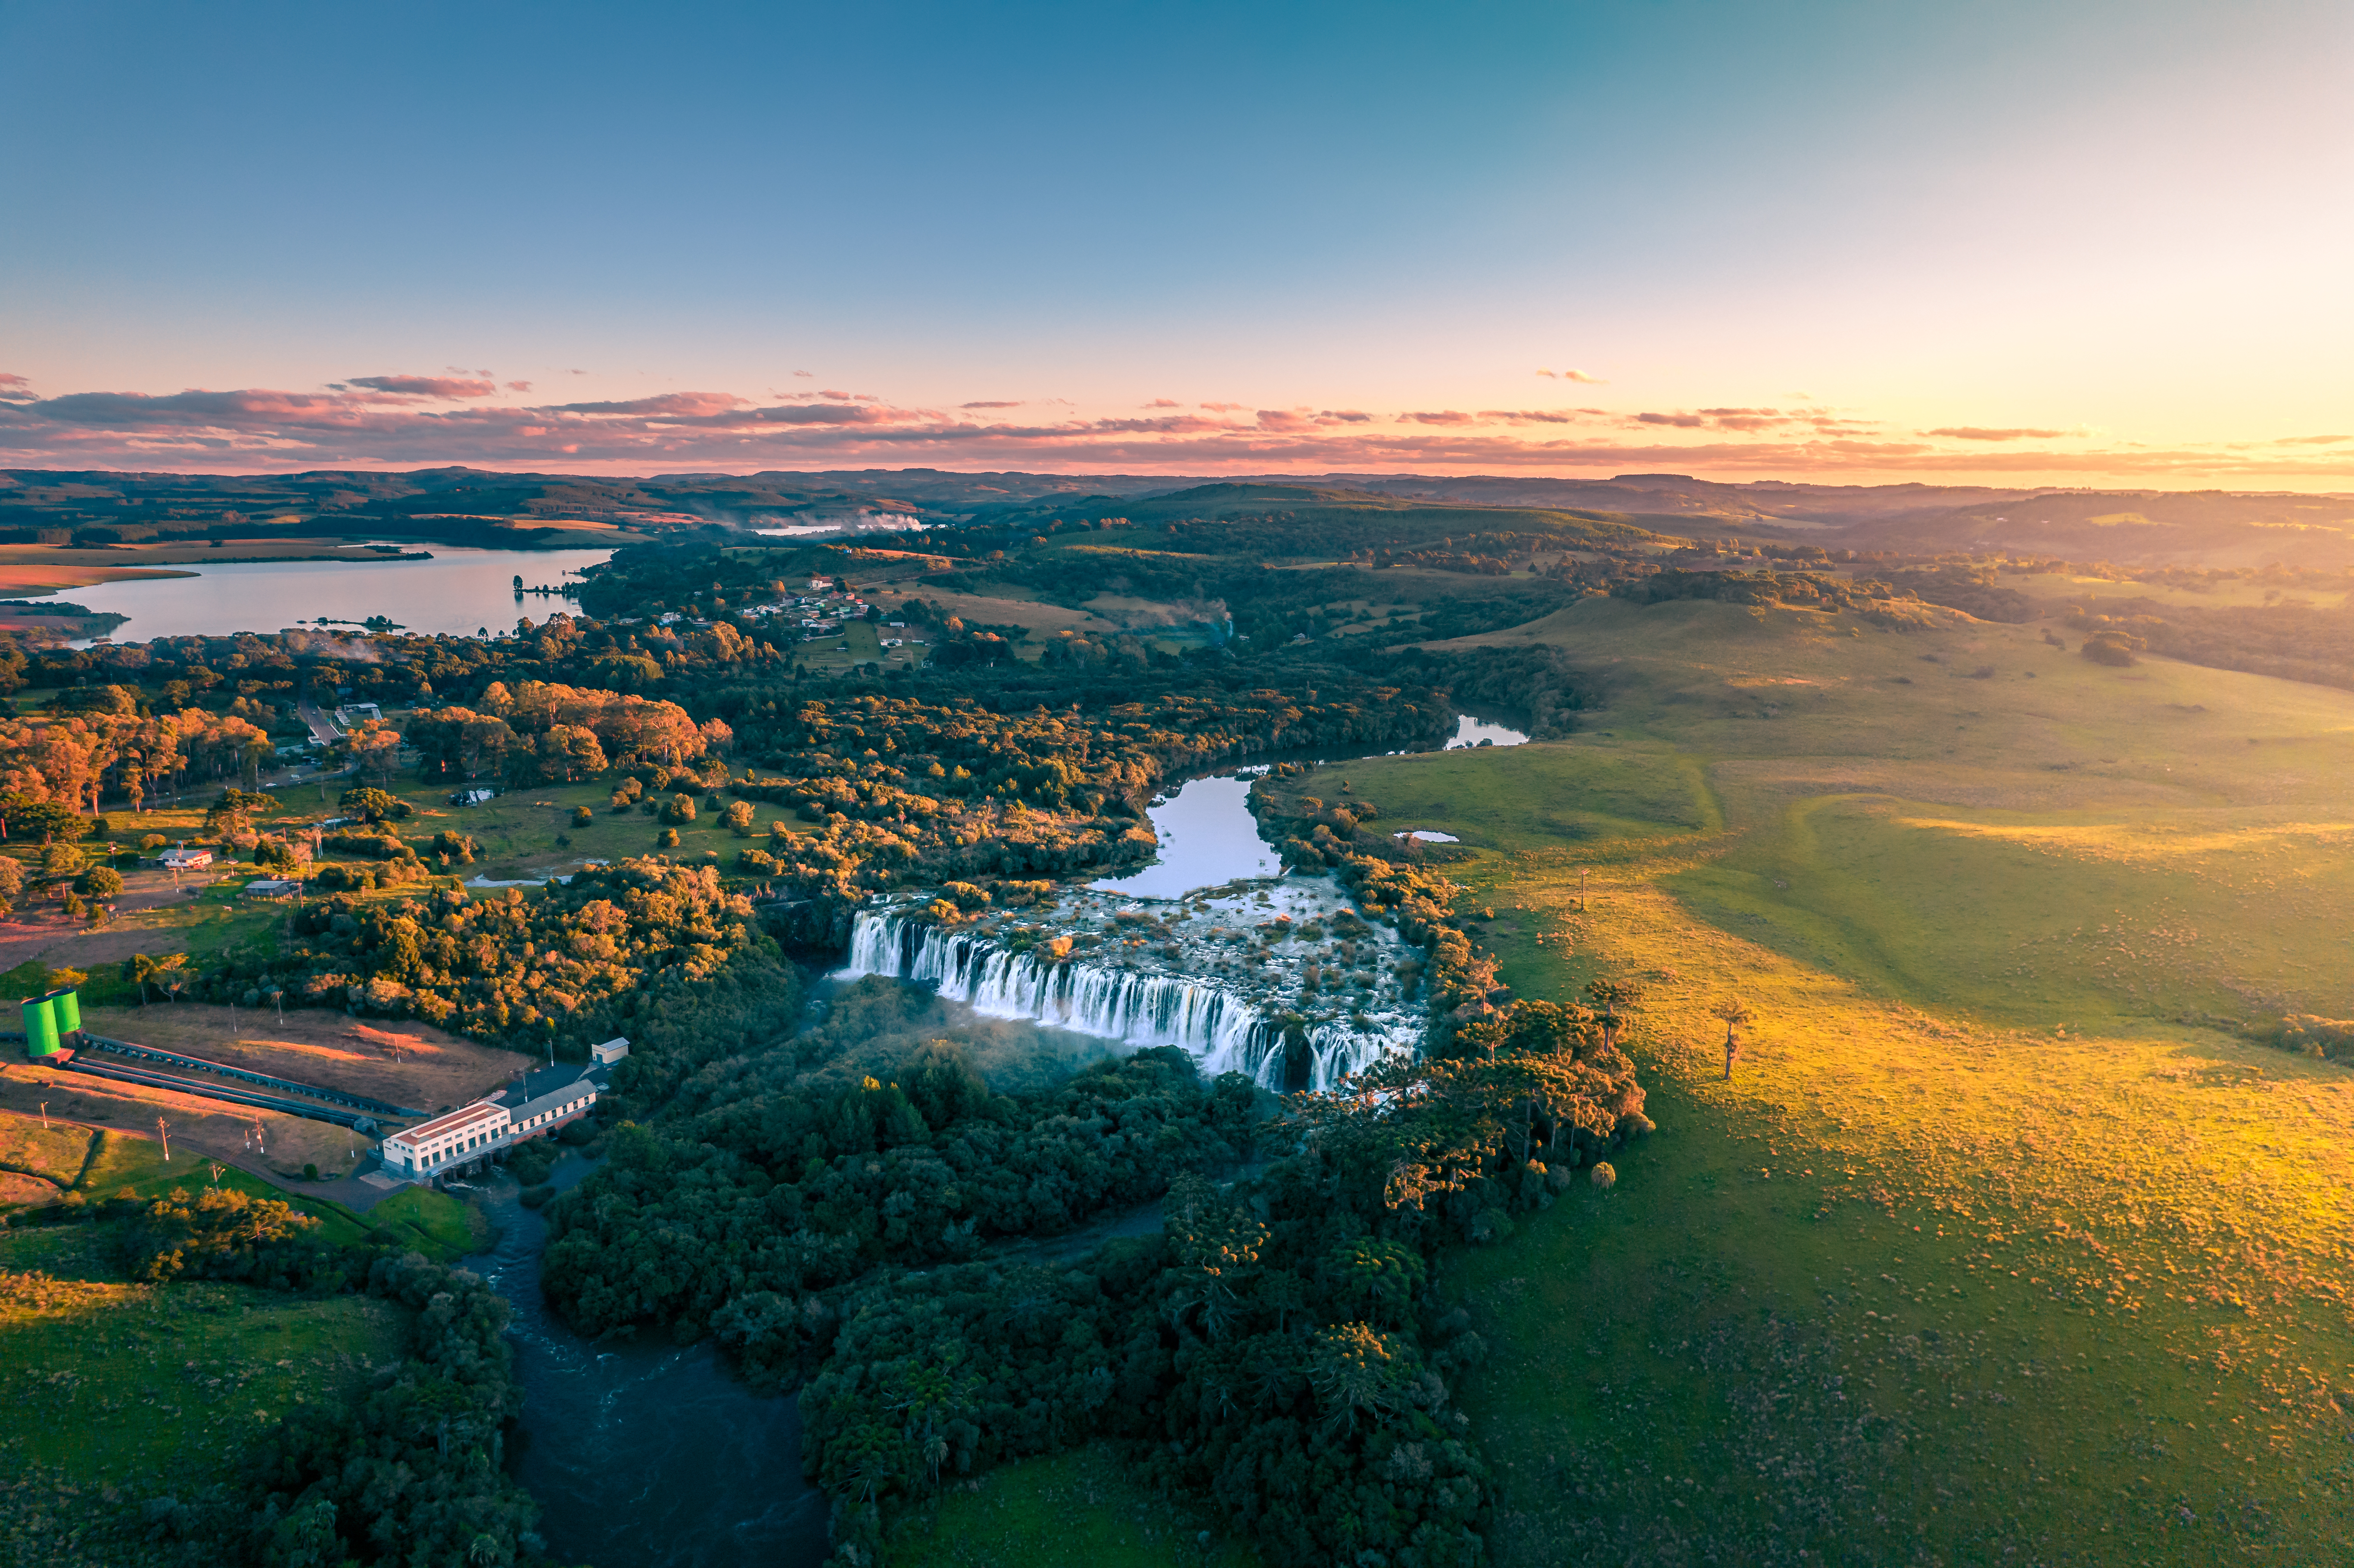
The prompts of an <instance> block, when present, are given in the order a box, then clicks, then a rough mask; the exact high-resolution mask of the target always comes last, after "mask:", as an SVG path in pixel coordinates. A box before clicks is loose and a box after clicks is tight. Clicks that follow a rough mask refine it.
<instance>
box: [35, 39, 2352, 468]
mask: <svg viewBox="0 0 2354 1568" xmlns="http://www.w3.org/2000/svg"><path fill="white" fill-rule="evenodd" d="M231 16H232V14H231V13H224V12H220V11H207V12H206V13H204V14H203V15H201V16H198V15H196V14H186V15H169V14H163V15H154V16H149V15H146V14H142V16H141V20H140V23H139V25H138V26H136V27H131V28H126V27H122V26H117V25H116V24H117V20H118V18H115V17H113V16H112V14H111V13H109V12H108V11H105V10H103V9H88V10H85V9H72V10H68V9H62V8H59V9H54V10H49V11H47V12H37V11H34V10H27V9H18V10H16V11H13V12H11V13H10V14H9V15H8V16H7V17H6V18H5V20H0V42H5V48H0V79H5V83H6V90H7V95H8V100H9V101H10V102H11V103H12V104H13V105H15V106H16V114H15V117H14V124H13V127H12V132H11V139H12V142H13V143H14V144H15V145H16V149H17V152H18V154H19V155H17V156H15V157H12V158H10V159H9V160H7V161H6V166H5V169H0V187H5V196H6V199H7V202H8V207H9V210H11V211H12V212H14V213H16V214H17V215H19V217H20V221H19V222H18V223H17V224H16V228H15V233H14V235H13V237H12V242H11V245H10V247H9V249H8V253H7V257H6V260H5V261H0V291H5V293H0V308H5V322H6V325H7V332H6V334H5V337H0V398H5V404H0V408H4V409H5V411H0V462H5V463H6V464H9V465H12V466H26V467H51V468H100V467H117V468H154V469H198V468H204V469H275V468H289V467H292V468H315V467H329V466H355V467H410V466H417V465H421V464H439V463H465V464H474V465H480V466H485V467H494V468H539V469H562V470H566V471H580V472H589V473H598V472H637V471H656V470H665V469H668V470H675V469H679V468H729V469H736V468H743V469H773V468H846V467H848V468H864V467H901V466H929V467H946V468H960V469H995V468H1025V469H1034V470H1075V469H1089V468H1114V469H1119V470H1123V471H1171V472H1191V473H1204V474H1210V473H1241V472H1250V473H1278V472H1292V473H1325V472H1347V471H1402V470H1419V471H1430V472H1440V473H1463V472H1471V471H1498V472H1541V473H1576V474H1603V473H1609V472H1615V471H1629V470H1637V471H1639V470H1651V469H1672V470H1674V471H1679V472H1691V473H1695V474H1699V475H1702V476H1705V477H1712V478H1720V479H1755V478H1776V477H1798V476H1805V477H1808V478H1811V479H1818V480H1834V481H1837V480H1850V481H1854V482H1892V481H1900V480H1904V479H1922V480H1934V481H1938V482H1970V481H1984V482H2003V483H2021V482H2032V483H2062V484H2116V483H2128V484H2148V485H2158V486H2166V487H2169V488H2198V487H2204V486H2226V487H2243V488H2244V487H2256V488H2274V489H2296V490H2327V489H2333V488H2340V487H2354V398H2350V397H2349V396H2348V393H2347V389H2346V387H2345V385H2344V373H2343V370H2342V366H2343V365H2344V363H2345V362H2346V360H2347V357H2348V353H2349V350H2354V330H2349V315H2354V313H2349V310H2348V308H2347V306H2346V303H2345V301H2344V295H2343V287H2342V284H2343V264H2342V258H2343V256H2344V254H2345V253H2346V247H2347V242H2348V241H2349V238H2354V221H2349V217H2348V214H2349V211H2354V205H2349V202H2348V201H2347V200H2345V199H2344V197H2345V196H2346V194H2347V185H2348V175H2349V151H2348V146H2347V143H2346V140H2345V138H2344V137H2343V135H2342V134H2341V133H2340V132H2339V131H2338V128H2337V126H2336V125H2335V123H2334V122H2335V110H2334V108H2333V106H2334V105H2338V104H2342V103H2343V102H2344V101H2346V97H2347V94H2348V90H2349V88H2354V81H2349V65H2348V61H2349V59H2354V52H2349V49H2348V48H2346V45H2347V44H2348V42H2349V38H2348V33H2349V21H2348V14H2347V13H2346V12H2345V11H2344V9H2343V8H2342V7H2330V6H2321V5H2264V6H2257V7H2234V8H2232V9H2231V10H2230V11H2229V12H2228V13H2226V12H2223V11H2220V10H2217V9H2215V8H2211V7H2195V6H2188V5H2176V6H2159V7H2151V6H2125V5H2075V6H2071V7H2067V8H2064V10H2063V11H2062V12H2060V13H2058V14H2055V13H2054V12H2053V11H2052V9H2051V8H2049V7H2037V6H2029V5H2003V6H1997V7H1980V8H1974V9H1971V10H1969V11H1967V12H1966V13H1955V14H1940V13H1922V12H1914V11H1909V10H1908V11H1907V12H1906V13H1905V14H1903V15H1891V14H1888V13H1887V12H1885V11H1882V10H1881V9H1877V8H1870V7H1861V6H1856V7H1848V6H1835V5H1823V6H1814V7H1807V8H1802V9H1801V10H1800V11H1797V12H1788V13H1776V14H1775V15H1772V16H1768V15H1766V14H1764V13H1757V12H1753V11H1750V10H1747V9H1745V8H1737V7H1729V6H1706V5H1682V6H1670V7H1658V8H1641V9H1638V8H1634V7H1579V8H1571V9H1568V10H1562V9H1557V8H1549V7H1545V8H1541V7H1527V8H1523V9H1521V10H1518V11H1501V12H1489V13H1483V14H1482V15H1481V16H1479V17H1476V18H1467V17H1457V18H1453V19H1451V20H1450V21H1449V22H1448V23H1447V25H1446V26H1438V25H1437V23H1436V22H1435V20H1434V19H1433V18H1432V17H1431V16H1429V15H1428V14H1427V13H1423V12H1418V11H1416V10H1411V9H1405V8H1394V9H1388V10H1383V9H1379V8H1375V9H1372V10H1366V9H1363V8H1352V9H1348V10H1338V9H1334V10H1317V9H1313V8H1300V9H1295V10H1293V11H1291V12H1290V13H1288V15H1287V16H1282V17H1279V18H1274V19H1270V18H1267V17H1266V16H1261V15H1259V14H1257V13H1255V12H1249V11H1246V10H1242V9H1234V10H1229V11H1225V12H1223V13H1207V14H1204V16H1203V17H1202V18H1201V19H1200V21H1199V23H1198V25H1197V26H1192V27H1191V28H1189V30H1188V32H1187V33H1186V34H1185V35H1184V36H1182V37H1171V36H1164V32H1163V30H1162V29H1161V28H1159V27H1158V26H1155V24H1154V23H1153V22H1152V20H1151V19H1150V18H1148V17H1146V16H1141V15H1138V16H1128V17H1125V18H1122V19H1114V20H1111V21H1106V20H1105V19H1104V18H1101V17H1099V16H1096V15H1095V14H1093V13H1089V14H1087V16H1086V17H1085V19H1084V21H1082V19H1081V16H1080V15H1079V14H1077V13H1072V14H1069V15H1062V14H1057V13H1054V12H1051V11H1047V12H1034V13H1031V14H1029V15H1028V16H1026V17H1025V18H1024V20H1023V22H1021V23H1019V24H1016V25H1012V26H1000V25H999V23H998V21H997V19H995V18H983V17H981V16H978V15H966V14H962V13H954V12H948V13H941V14H938V15H936V16H927V17H926V18H925V19H924V21H923V22H922V24H921V25H919V26H918V25H914V24H913V23H912V22H908V21H907V20H906V19H896V20H895V19H891V18H886V17H883V16H863V17H849V18H845V17H842V16H816V15H812V16H799V17H794V18H791V19H790V21H788V20H787V19H785V18H783V17H782V16H772V17H770V18H769V19H767V20H762V19H760V18H758V17H755V16H750V15H747V16H742V17H737V18H732V19H730V18H721V19H709V20H705V21H704V22H701V23H699V24H697V25H696V26H693V27H688V28H682V29H678V30H676V31H674V32H672V33H669V34H666V35H663V36H658V37H642V36H641V35H640V32H639V30H638V29H637V28H635V27H634V26H632V25H631V20H630V18H629V17H628V16H626V14H622V13H618V12H616V13H604V14H599V13H594V12H590V13H579V14H575V13H570V12H567V13H566V15H565V18H564V22H563V25H562V26H560V27H549V28H542V27H540V26H537V25H536V24H535V22H532V21H530V20H528V19H527V18H526V14H525V13H521V12H516V13H510V14H505V15H504V16H500V17H495V18H484V17H482V16H477V15H474V14H472V13H461V12H457V11H451V12H448V13H436V12H433V11H432V10H430V9H429V8H427V9H418V10H405V11H404V12H403V13H402V14H401V16H400V17H399V19H398V21H394V22H384V21H381V20H370V21H368V22H365V23H363V22H361V21H358V20H355V19H350V18H344V19H336V18H333V17H328V16H305V17H304V18H303V19H302V26H298V27H279V26H260V17H259V16H258V15H257V16H255V17H254V18H253V20H254V21H255V22H256V26H254V27H253V28H250V29H249V28H247V27H244V26H238V25H236V24H235V22H234V21H232V20H231V19H230V17H231ZM451 28H455V29H457V36H459V37H462V38H463V40H464V47H463V48H456V49H451V48H447V47H445V46H446V45H447V44H448V43H449V40H450V37H451V35H450V32H449V29H451ZM254 37H269V39H270V42H269V43H268V44H267V45H266V46H264V47H260V48H256V47H254V44H253V38H254ZM101 56H102V57H103V58H107V59H108V61H109V69H107V70H106V71H105V72H103V73H100V74H98V75H96V76H90V77H85V76H83V75H82V74H80V73H66V72H59V71H58V70H56V69H54V66H55V64H56V62H58V61H59V60H63V59H69V58H98V57H101ZM513 59H529V60H531V61H532V62H533V66H532V68H531V69H525V70H513V69H507V64H506V62H508V61H510V60H513ZM352 60H364V61H366V64H365V65H362V66H359V67H357V68H354V67H351V66H349V65H348V64H347V63H346V62H348V61H352ZM351 69H359V70H360V71H361V73H362V74H361V76H360V77H359V79H356V80H353V79H349V78H348V77H347V72H348V71H349V70H351ZM35 213H37V214H40V215H42V217H41V221H39V222H37V223H27V222H24V221H21V219H22V217H23V216H24V215H28V214H35Z"/></svg>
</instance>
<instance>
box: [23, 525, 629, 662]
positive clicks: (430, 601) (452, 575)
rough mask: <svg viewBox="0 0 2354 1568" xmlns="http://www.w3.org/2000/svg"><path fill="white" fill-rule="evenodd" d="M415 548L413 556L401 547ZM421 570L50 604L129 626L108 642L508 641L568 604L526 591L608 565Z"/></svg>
mask: <svg viewBox="0 0 2354 1568" xmlns="http://www.w3.org/2000/svg"><path fill="white" fill-rule="evenodd" d="M408 547H409V548H417V547H419V546H408ZM431 550H432V556H433V558H432V559H431V560H429V561H401V560H392V559H387V560H382V561H353V560H342V561H242V562H228V563H225V564H223V565H220V566H217V567H216V566H207V565H206V564H204V563H203V562H192V563H189V569H191V570H193V571H195V572H196V573H197V574H198V575H196V577H140V578H136V579H133V580H132V581H129V582H113V583H94V584H91V585H90V587H87V588H58V589H57V590H56V592H55V594H54V596H53V597H55V598H58V599H63V600H65V601H66V602H68V603H71V604H79V605H81V606H83V607H85V608H86V609H92V610H96V611H99V612H101V613H109V614H114V615H122V616H128V617H130V620H129V622H128V623H127V624H125V625H123V626H122V627H119V628H117V629H116V630H115V632H114V640H115V641H118V642H140V641H146V640H147V639H149V638H152V637H227V636H228V635H230V634H231V633H233V632H239V631H263V632H268V631H281V630H285V629H286V628H287V627H290V626H296V625H301V624H302V623H304V622H315V621H317V620H320V619H321V618H322V617H324V618H326V619H327V620H331V621H351V622H358V621H363V620H366V619H367V618H368V617H370V616H372V615H382V616H388V617H390V618H391V620H392V621H393V623H394V624H395V625H397V626H399V627H401V628H403V629H404V630H409V631H414V632H419V633H421V634H424V635H427V636H432V635H436V634H445V633H446V634H448V635H451V636H458V637H471V636H472V635H474V634H475V633H476V632H477V631H512V630H514V623H515V622H516V621H517V620H520V619H522V618H523V617H525V616H528V617H530V618H531V619H532V620H535V621H536V620H546V619H547V618H548V616H549V615H550V614H552V613H554V612H555V611H557V610H559V609H563V610H568V609H571V608H572V601H571V600H569V599H564V598H560V597H557V596H554V595H544V594H531V595H528V596H525V597H522V598H518V597H516V594H515V591H514V579H515V578H516V577H522V578H523V580H524V585H525V587H526V588H540V587H547V588H561V587H563V586H565V585H566V583H567V581H569V582H570V583H571V584H572V585H574V586H576V587H577V586H578V582H579V579H578V577H567V574H569V573H572V572H577V571H578V570H579V569H581V568H582V567H592V566H599V565H601V564H602V563H604V562H605V561H607V560H609V559H610V558H611V556H612V554H613V552H612V551H611V550H610V549H605V550H473V549H464V548H459V547H454V546H446V545H435V546H431Z"/></svg>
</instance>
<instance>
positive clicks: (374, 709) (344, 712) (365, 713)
mask: <svg viewBox="0 0 2354 1568" xmlns="http://www.w3.org/2000/svg"><path fill="white" fill-rule="evenodd" d="M362 719H374V720H376V723H378V724H382V723H383V722H384V708H383V706H382V705H380V704H376V703H345V705H343V706H342V707H339V708H337V709H336V710H335V722H336V723H337V724H339V725H342V726H344V727H345V728H346V729H348V728H350V727H351V726H353V725H355V724H357V723H359V722H360V721H361V720H362Z"/></svg>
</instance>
